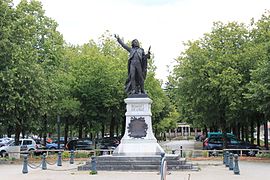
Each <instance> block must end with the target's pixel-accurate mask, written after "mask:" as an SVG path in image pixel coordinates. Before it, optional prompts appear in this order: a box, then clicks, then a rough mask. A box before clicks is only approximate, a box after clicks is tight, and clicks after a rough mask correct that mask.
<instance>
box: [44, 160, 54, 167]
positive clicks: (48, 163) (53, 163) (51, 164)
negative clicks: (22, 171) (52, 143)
mask: <svg viewBox="0 0 270 180" xmlns="http://www.w3.org/2000/svg"><path fill="white" fill-rule="evenodd" d="M45 162H46V163H47V164H49V165H51V166H53V165H55V164H56V163H57V160H56V161H55V162H53V163H50V162H49V161H47V160H46V161H45Z"/></svg>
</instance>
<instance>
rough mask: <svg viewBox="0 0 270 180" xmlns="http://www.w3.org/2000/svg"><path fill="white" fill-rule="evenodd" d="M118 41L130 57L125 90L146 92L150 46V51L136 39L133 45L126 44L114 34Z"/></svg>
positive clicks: (135, 92) (138, 92)
mask: <svg viewBox="0 0 270 180" xmlns="http://www.w3.org/2000/svg"><path fill="white" fill-rule="evenodd" d="M114 36H115V38H116V39H117V41H118V43H119V44H120V45H121V46H122V47H123V48H124V49H126V50H127V51H128V52H129V57H128V78H127V80H126V84H125V91H126V92H127V93H128V94H145V90H144V80H145V78H146V73H147V59H149V58H150V54H151V53H150V47H149V50H148V53H147V54H145V53H144V50H143V49H142V48H140V44H139V41H138V40H137V39H134V40H133V41H132V42H131V47H129V46H128V45H126V44H125V43H124V42H123V41H122V40H121V39H120V38H119V36H118V35H114Z"/></svg>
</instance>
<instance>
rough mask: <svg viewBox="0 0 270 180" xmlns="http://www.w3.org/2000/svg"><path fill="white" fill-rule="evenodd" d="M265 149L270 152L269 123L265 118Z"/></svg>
mask: <svg viewBox="0 0 270 180" xmlns="http://www.w3.org/2000/svg"><path fill="white" fill-rule="evenodd" d="M264 147H265V149H266V150H269V143H268V121H267V118H266V117H265V122H264Z"/></svg>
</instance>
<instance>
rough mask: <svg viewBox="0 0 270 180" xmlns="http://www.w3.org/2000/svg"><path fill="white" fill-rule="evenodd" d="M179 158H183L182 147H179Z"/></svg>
mask: <svg viewBox="0 0 270 180" xmlns="http://www.w3.org/2000/svg"><path fill="white" fill-rule="evenodd" d="M180 157H183V147H182V146H180Z"/></svg>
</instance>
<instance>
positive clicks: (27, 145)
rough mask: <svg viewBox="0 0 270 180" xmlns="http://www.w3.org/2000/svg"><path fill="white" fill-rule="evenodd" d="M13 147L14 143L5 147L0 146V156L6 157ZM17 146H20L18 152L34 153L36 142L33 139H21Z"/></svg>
mask: <svg viewBox="0 0 270 180" xmlns="http://www.w3.org/2000/svg"><path fill="white" fill-rule="evenodd" d="M14 146H16V145H15V141H13V142H12V143H10V144H8V145H7V146H2V147H1V148H0V156H1V157H3V156H7V155H8V153H9V152H12V151H13V150H12V149H13V147H14ZM19 146H20V151H24V152H25V151H35V150H36V149H37V147H36V142H35V141H34V140H33V139H21V140H19Z"/></svg>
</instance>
